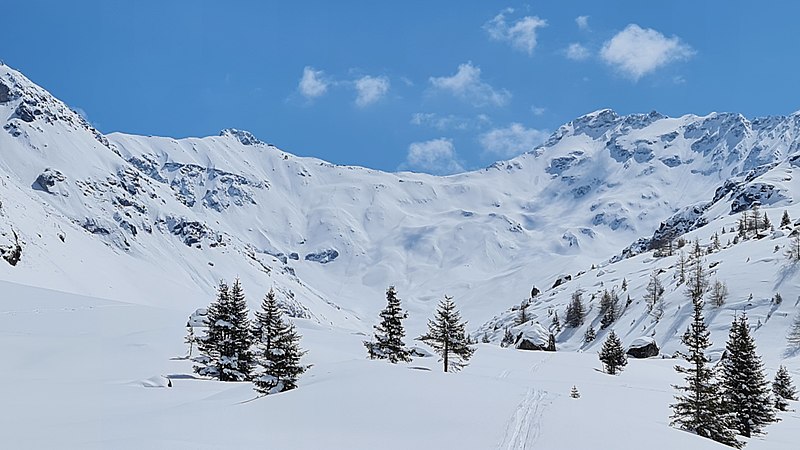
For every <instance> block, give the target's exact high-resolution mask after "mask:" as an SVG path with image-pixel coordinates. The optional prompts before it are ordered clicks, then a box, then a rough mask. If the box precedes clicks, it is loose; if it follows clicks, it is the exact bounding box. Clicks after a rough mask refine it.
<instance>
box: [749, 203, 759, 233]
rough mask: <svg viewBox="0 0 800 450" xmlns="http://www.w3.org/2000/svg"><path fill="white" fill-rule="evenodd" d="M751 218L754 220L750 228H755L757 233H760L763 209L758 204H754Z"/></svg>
mask: <svg viewBox="0 0 800 450" xmlns="http://www.w3.org/2000/svg"><path fill="white" fill-rule="evenodd" d="M751 218H752V219H751V220H752V222H751V223H750V226H749V227H748V228H749V229H751V230H754V231H755V234H756V235H758V229H759V225H760V224H761V210H759V209H758V205H757V204H756V205H753V208H752V213H751Z"/></svg>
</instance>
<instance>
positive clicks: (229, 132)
mask: <svg viewBox="0 0 800 450" xmlns="http://www.w3.org/2000/svg"><path fill="white" fill-rule="evenodd" d="M219 135H220V136H222V137H233V138H236V139H237V140H238V141H239V142H241V143H242V145H269V144H267V143H265V142H263V141H261V140H260V139H258V138H257V137H255V135H254V134H253V133H251V132H249V131H247V130H238V129H236V128H225V129H224V130H222V131H220V132H219Z"/></svg>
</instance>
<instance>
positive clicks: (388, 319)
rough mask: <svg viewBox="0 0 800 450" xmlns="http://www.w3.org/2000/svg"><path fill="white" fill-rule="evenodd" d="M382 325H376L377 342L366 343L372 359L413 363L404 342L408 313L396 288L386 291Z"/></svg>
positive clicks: (381, 315) (381, 313)
mask: <svg viewBox="0 0 800 450" xmlns="http://www.w3.org/2000/svg"><path fill="white" fill-rule="evenodd" d="M380 317H381V323H380V324H378V325H375V335H374V336H375V340H374V341H364V346H366V347H367V353H368V354H369V358H370V359H388V360H389V362H391V363H393V364H394V363H398V362H400V361H406V362H407V361H411V357H410V355H409V353H408V349H406V344H405V343H404V342H403V337H405V335H406V331H405V329H404V328H403V320H404V319H406V318H407V317H408V313H406V312H405V311H403V308H402V307H401V306H400V299H399V298H397V292H396V291H395V289H394V286H389V288H388V289H387V290H386V308H384V309H383V310H382V311H381V312H380Z"/></svg>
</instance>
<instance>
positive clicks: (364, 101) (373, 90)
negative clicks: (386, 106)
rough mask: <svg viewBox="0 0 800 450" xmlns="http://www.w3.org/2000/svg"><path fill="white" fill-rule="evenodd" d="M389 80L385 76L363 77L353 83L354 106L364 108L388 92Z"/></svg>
mask: <svg viewBox="0 0 800 450" xmlns="http://www.w3.org/2000/svg"><path fill="white" fill-rule="evenodd" d="M389 86H390V83H389V78H387V77H385V76H378V77H373V76H369V75H366V76H363V77H361V78H359V79H357V80H356V81H355V88H356V93H357V94H356V106H358V107H360V108H364V107H366V106H369V105H371V104H373V103H375V102H377V101H379V100H380V99H382V98H383V97H385V96H386V94H387V93H388V92H389Z"/></svg>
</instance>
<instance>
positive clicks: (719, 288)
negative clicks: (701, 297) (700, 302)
mask: <svg viewBox="0 0 800 450" xmlns="http://www.w3.org/2000/svg"><path fill="white" fill-rule="evenodd" d="M708 296H709V301H710V302H711V304H712V305H714V306H716V307H717V308H719V307H720V306H722V305H724V304H725V300H727V299H728V286H726V285H725V283H723V282H722V281H719V280H714V283H712V284H711V289H710V290H709V292H708Z"/></svg>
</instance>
